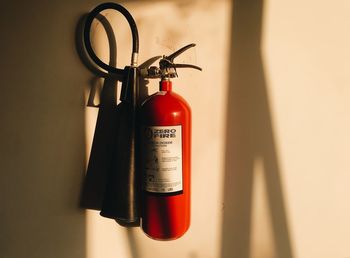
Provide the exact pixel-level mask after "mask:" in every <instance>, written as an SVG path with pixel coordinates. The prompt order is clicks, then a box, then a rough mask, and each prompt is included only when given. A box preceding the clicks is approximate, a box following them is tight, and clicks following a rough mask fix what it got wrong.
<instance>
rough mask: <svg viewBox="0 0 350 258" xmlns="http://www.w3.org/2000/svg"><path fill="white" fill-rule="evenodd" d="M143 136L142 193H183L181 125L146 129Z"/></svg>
mask: <svg viewBox="0 0 350 258" xmlns="http://www.w3.org/2000/svg"><path fill="white" fill-rule="evenodd" d="M142 134H143V135H142V139H143V140H142V154H143V155H142V157H143V158H142V166H143V171H145V174H144V190H146V191H147V192H153V193H174V192H179V191H182V190H183V189H182V132H181V125H175V126H146V127H144V128H143V132H142Z"/></svg>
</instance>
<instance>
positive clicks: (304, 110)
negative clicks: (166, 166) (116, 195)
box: [0, 0, 350, 258]
mask: <svg viewBox="0 0 350 258" xmlns="http://www.w3.org/2000/svg"><path fill="white" fill-rule="evenodd" d="M98 3H99V2H98V1H57V2H50V3H47V4H43V3H40V1H31V2H28V1H26V2H23V4H21V5H19V4H18V2H16V3H15V2H13V3H11V2H7V3H6V4H3V5H2V6H3V8H5V9H6V10H7V11H6V12H4V13H3V14H2V16H1V17H0V29H1V32H2V33H3V34H2V35H3V36H2V37H1V39H0V47H1V50H0V51H1V52H2V54H1V59H0V67H1V69H0V75H1V77H0V78H1V92H2V95H1V96H2V103H3V108H2V109H1V127H0V132H1V134H0V135H1V136H0V137H1V145H0V146H1V147H0V154H1V156H0V157H1V163H0V175H1V178H0V189H1V194H0V198H1V203H2V208H1V211H0V257H5V258H17V257H29V258H34V257H35V258H36V257H65V258H68V257H77V258H85V257H86V258H98V257H104V258H112V257H113V258H114V257H121V258H128V257H130V258H131V257H132V258H151V257H152V258H154V257H159V258H160V257H162V258H164V257H167V258H175V257H176V258H178V257H181V258H219V257H223V258H226V257H227V258H248V257H250V258H272V257H278V258H289V257H296V258H329V257H340V258H346V257H350V247H349V245H348V236H349V235H350V223H349V219H348V218H349V217H350V205H349V202H348V198H347V196H348V195H349V194H350V190H349V187H348V182H350V174H349V171H350V165H349V162H348V160H349V159H348V157H347V153H348V152H349V148H350V147H349V146H350V137H349V135H348V132H349V131H350V120H349V117H350V116H349V109H350V106H349V101H348V99H349V97H350V90H349V87H348V85H349V84H350V73H349V72H348V71H347V70H348V67H350V50H349V48H348V46H349V45H350V37H349V36H348V28H349V25H350V18H349V16H348V11H347V10H349V8H350V3H349V2H348V1H345V0H343V1H342V0H335V1H332V2H329V1H316V0H310V1H299V0H298V1H277V0H265V1H262V0H251V1H246V0H235V1H234V2H233V4H232V3H231V1H228V0H227V1H225V0H222V1H127V2H123V5H125V6H126V7H127V8H128V9H129V10H130V11H131V13H132V14H133V16H134V17H135V19H136V22H137V24H138V27H139V33H140V39H141V42H140V62H142V61H145V60H146V59H147V58H149V57H151V56H155V55H159V54H167V53H171V52H172V51H174V50H175V49H177V48H179V47H181V46H183V45H185V44H187V43H191V42H195V43H197V46H196V48H195V50H193V51H189V53H188V54H187V55H184V56H183V57H181V58H179V61H180V62H190V63H194V64H196V65H199V66H202V67H203V72H202V73H199V72H197V71H191V70H184V71H179V77H180V78H178V79H176V80H174V84H175V86H174V90H175V91H177V92H178V93H180V94H181V95H183V96H184V97H185V98H186V99H187V100H188V101H189V103H190V104H191V107H192V111H193V167H192V168H193V173H192V179H193V184H192V189H193V195H192V209H193V213H192V224H191V228H190V230H189V232H188V233H187V234H186V235H185V236H184V237H183V238H181V239H179V240H176V241H172V242H157V241H154V240H151V239H148V238H147V237H146V236H145V235H144V234H143V233H142V232H141V230H140V229H139V228H136V229H131V230H126V229H124V228H122V227H120V226H118V225H117V224H116V223H115V222H113V221H112V220H107V219H104V218H102V217H100V216H99V215H98V213H97V212H95V211H88V212H86V213H85V212H84V211H82V210H79V209H78V201H79V194H80V187H81V182H82V175H83V172H84V169H85V164H86V160H87V157H88V155H89V150H90V147H91V141H92V137H93V130H94V126H95V121H96V116H97V109H96V108H92V107H84V97H85V98H86V95H87V94H88V90H89V82H90V80H91V78H92V77H93V75H92V74H91V73H90V72H89V71H87V69H86V68H85V67H84V66H83V64H82V63H81V61H80V59H79V57H78V55H77V53H76V49H75V39H74V37H75V35H74V34H75V29H76V26H77V23H78V20H79V19H80V18H81V15H83V14H84V13H86V12H87V11H88V10H90V9H91V8H92V7H94V6H95V5H97V4H98ZM108 18H109V19H110V21H111V22H112V24H113V26H114V28H115V31H116V37H117V41H118V64H119V67H122V66H123V65H125V64H127V63H128V60H129V52H130V51H129V41H130V39H129V38H128V37H129V36H127V35H129V29H128V28H127V27H125V26H124V25H125V24H123V23H122V22H123V20H122V19H119V18H118V17H117V16H116V15H115V14H113V12H108ZM119 24H122V25H121V26H118V25H119ZM93 39H94V42H95V47H96V49H97V52H98V53H99V54H100V55H101V56H103V57H104V58H108V49H107V48H106V47H105V41H106V38H105V36H104V33H103V30H101V26H100V25H96V27H94V31H93ZM124 46H125V47H124ZM125 49H126V50H125ZM156 84H157V83H156V82H152V83H151V85H150V86H149V87H150V92H154V91H155V90H156V88H157V86H156Z"/></svg>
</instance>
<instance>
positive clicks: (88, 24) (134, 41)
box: [84, 3, 139, 73]
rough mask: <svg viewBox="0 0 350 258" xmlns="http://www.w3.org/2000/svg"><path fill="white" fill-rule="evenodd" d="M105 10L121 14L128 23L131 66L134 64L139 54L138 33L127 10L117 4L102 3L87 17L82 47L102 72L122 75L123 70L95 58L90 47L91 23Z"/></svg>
mask: <svg viewBox="0 0 350 258" xmlns="http://www.w3.org/2000/svg"><path fill="white" fill-rule="evenodd" d="M107 9H113V10H116V11H118V12H120V13H121V14H123V15H124V17H125V18H126V20H127V21H128V23H129V25H130V29H131V34H132V53H131V60H132V61H131V66H133V65H135V64H134V58H135V56H137V55H138V53H139V33H138V31H137V26H136V23H135V20H134V18H133V17H132V16H131V14H130V13H129V11H128V10H126V9H125V8H124V7H123V6H121V5H119V4H117V3H103V4H100V5H98V6H96V7H95V8H94V9H93V10H92V11H91V12H90V13H89V14H88V16H87V18H86V22H85V26H84V45H85V48H86V51H87V53H88V54H89V56H90V58H91V59H92V60H93V61H94V62H95V63H96V64H97V65H98V66H99V67H101V68H103V69H104V70H106V71H108V72H110V73H123V71H124V69H118V68H116V67H113V66H110V65H108V64H106V63H104V62H103V61H102V60H101V59H100V58H98V57H97V55H96V54H95V52H94V50H93V49H92V46H91V41H90V30H91V25H92V21H93V20H94V19H95V18H96V16H97V15H98V14H99V13H100V12H102V11H104V10H107Z"/></svg>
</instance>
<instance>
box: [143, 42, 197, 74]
mask: <svg viewBox="0 0 350 258" xmlns="http://www.w3.org/2000/svg"><path fill="white" fill-rule="evenodd" d="M195 46H196V44H193V43H192V44H188V45H187V46H184V47H182V48H180V49H179V50H177V51H175V52H174V53H172V54H171V55H169V56H165V55H164V56H163V57H162V59H160V60H159V67H156V66H151V67H149V68H147V69H141V76H142V77H144V78H151V79H152V78H153V79H154V78H162V79H164V78H174V77H177V72H176V68H192V69H197V70H199V71H202V68H200V67H199V66H196V65H192V64H175V63H174V59H175V58H176V57H178V56H179V55H181V54H182V53H183V52H185V51H186V50H187V49H190V48H192V47H195Z"/></svg>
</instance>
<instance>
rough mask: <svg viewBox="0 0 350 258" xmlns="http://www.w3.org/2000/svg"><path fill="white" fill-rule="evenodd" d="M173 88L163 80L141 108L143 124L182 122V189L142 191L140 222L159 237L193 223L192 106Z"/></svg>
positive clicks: (177, 233)
mask: <svg viewBox="0 0 350 258" xmlns="http://www.w3.org/2000/svg"><path fill="white" fill-rule="evenodd" d="M171 88H172V84H171V81H165V80H164V81H161V82H160V90H161V91H163V92H161V94H159V93H158V94H155V95H152V96H151V97H150V98H148V99H147V100H146V101H145V102H144V103H143V105H142V107H141V111H140V121H141V124H142V125H144V126H171V125H181V126H182V178H183V179H182V180H183V181H182V182H183V193H181V194H178V195H172V196H164V195H161V194H157V193H148V192H146V191H143V198H142V219H141V226H142V229H143V231H144V232H145V233H146V234H147V235H148V236H149V237H151V238H153V239H158V240H172V239H176V238H179V237H181V236H182V235H183V234H184V233H185V232H186V231H187V230H188V228H189V226H190V171H191V109H190V106H189V105H188V104H187V102H186V101H185V100H184V99H183V98H182V97H181V96H179V95H178V94H176V93H174V92H172V91H171ZM163 93H164V94H163ZM141 155H142V154H141Z"/></svg>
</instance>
